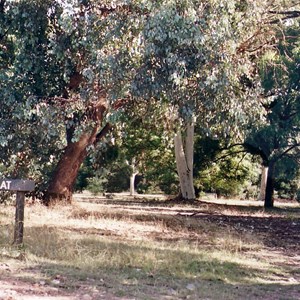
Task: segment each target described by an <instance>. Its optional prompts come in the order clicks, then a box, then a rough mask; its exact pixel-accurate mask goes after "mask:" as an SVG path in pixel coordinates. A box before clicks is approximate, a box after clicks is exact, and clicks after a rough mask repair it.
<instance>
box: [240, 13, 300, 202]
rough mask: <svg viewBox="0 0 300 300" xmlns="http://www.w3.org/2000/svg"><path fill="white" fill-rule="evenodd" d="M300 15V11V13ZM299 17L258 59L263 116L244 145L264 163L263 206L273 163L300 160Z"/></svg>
mask: <svg viewBox="0 0 300 300" xmlns="http://www.w3.org/2000/svg"><path fill="white" fill-rule="evenodd" d="M299 16H300V15H299ZM299 33H300V27H299V20H294V21H292V22H291V21H289V22H288V23H287V24H283V28H282V30H281V31H279V32H278V36H277V37H278V45H277V47H276V48H274V49H273V50H272V51H271V50H270V51H268V52H266V53H265V55H264V56H263V58H262V60H261V69H260V70H261V78H262V84H263V87H264V96H265V98H266V99H268V102H267V103H265V104H264V105H263V109H264V110H265V114H266V120H265V122H264V123H262V124H260V126H254V127H253V128H252V130H251V131H250V133H249V135H248V137H247V139H246V147H248V149H249V150H250V151H252V152H253V153H255V154H258V155H260V156H261V158H262V161H263V165H264V166H265V167H267V169H268V171H267V180H266V187H265V189H266V193H265V199H264V200H265V204H264V205H265V207H273V205H274V200H273V192H274V180H275V173H276V171H275V167H276V165H277V164H278V162H279V161H280V160H281V159H283V158H286V157H289V158H290V159H293V160H295V161H298V160H299V149H300V102H299V100H300V98H299V81H300V69H299V64H300V55H299V53H300V51H299V50H300V43H299Z"/></svg>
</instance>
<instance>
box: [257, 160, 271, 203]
mask: <svg viewBox="0 0 300 300" xmlns="http://www.w3.org/2000/svg"><path fill="white" fill-rule="evenodd" d="M268 170H269V168H268V167H267V166H264V165H262V167H261V181H260V192H259V195H258V199H257V200H260V201H265V198H266V187H267V178H268Z"/></svg>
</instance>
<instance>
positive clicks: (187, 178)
mask: <svg viewBox="0 0 300 300" xmlns="http://www.w3.org/2000/svg"><path fill="white" fill-rule="evenodd" d="M174 144H175V157H176V165H177V172H178V176H179V181H180V190H181V195H182V198H183V199H185V200H194V199H195V198H196V196H195V189H194V183H193V155H194V124H193V122H192V123H190V124H189V125H188V127H187V136H186V143H185V149H184V147H183V142H182V136H181V133H180V132H178V133H177V134H175V137H174Z"/></svg>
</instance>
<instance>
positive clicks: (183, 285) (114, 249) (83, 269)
mask: <svg viewBox="0 0 300 300" xmlns="http://www.w3.org/2000/svg"><path fill="white" fill-rule="evenodd" d="M90 200H91V199H84V197H83V200H82V199H81V201H78V202H77V203H76V204H75V205H73V206H71V207H64V206H59V205H58V206H55V207H52V208H46V207H44V206H41V205H38V204H36V205H32V206H28V207H26V210H25V213H26V216H25V236H24V242H25V247H24V249H23V250H22V251H25V261H23V262H22V263H21V266H19V268H20V269H22V270H23V272H24V274H27V275H26V276H29V277H30V276H31V277H32V276H33V275H32V272H33V270H34V274H35V276H37V277H38V278H39V279H37V280H40V278H43V280H46V281H47V282H48V283H49V284H51V280H52V279H53V278H54V277H55V276H58V275H59V276H63V278H66V279H65V280H64V283H63V287H62V288H65V289H66V288H67V289H70V288H71V289H72V288H74V287H75V286H77V285H78V284H79V283H78V282H88V283H89V282H90V280H92V281H93V282H94V284H96V285H100V286H102V288H105V289H108V290H110V291H112V293H113V294H115V295H116V297H117V296H120V297H121V296H122V297H123V296H129V297H135V298H136V299H183V298H185V297H188V298H189V299H205V298H209V299H241V298H244V299H268V298H264V297H265V296H266V292H267V293H270V295H273V296H274V297H275V298H274V297H273V298H272V297H270V298H269V299H279V298H276V297H277V296H278V293H277V292H275V291H276V289H278V288H281V290H282V291H283V293H285V292H286V290H289V291H290V292H289V293H290V294H289V295H290V298H289V299H296V298H293V297H294V295H295V293H297V291H299V292H300V290H299V285H297V284H295V283H294V282H291V278H294V277H296V276H298V275H299V273H297V272H296V273H295V269H294V268H289V267H287V260H286V259H285V257H284V256H283V254H282V253H281V252H277V254H276V255H275V256H273V257H270V256H267V255H266V253H267V251H271V250H270V249H269V248H268V247H266V246H265V245H264V239H263V236H262V235H260V234H256V233H255V232H247V231H241V230H236V229H235V227H230V226H227V225H226V224H225V225H224V224H223V223H220V222H219V223H218V222H211V221H209V219H208V218H203V219H202V218H197V217H194V216H197V215H200V216H201V214H202V215H205V216H207V215H213V214H218V213H220V212H222V213H223V215H228V214H232V213H233V211H232V210H230V209H228V210H227V211H226V209H223V210H222V209H219V208H218V207H213V208H211V207H209V206H208V205H205V204H203V205H202V206H201V207H200V208H199V207H195V206H189V207H186V206H180V205H176V206H174V205H172V206H171V205H165V203H164V202H161V205H160V203H159V201H156V202H154V205H150V203H147V202H146V203H143V202H138V203H137V202H132V204H130V203H128V200H127V199H126V203H125V202H124V205H122V201H119V202H113V201H111V204H109V203H108V202H106V201H104V200H103V202H101V201H100V200H101V199H96V200H97V201H96V202H98V203H91V202H89V201H90ZM92 200H93V199H92ZM98 200H99V201H98ZM240 213H241V215H243V216H250V215H253V214H254V215H255V216H256V217H261V218H263V217H266V216H270V214H271V213H265V212H263V211H262V210H257V211H256V212H254V213H253V211H250V212H245V211H242V212H240ZM286 217H287V218H291V216H290V215H289V213H287V214H286ZM295 218H296V215H293V220H299V218H298V219H295ZM13 220H14V208H13V207H9V206H5V207H1V213H0V229H1V235H0V259H1V261H4V260H7V258H8V257H10V258H12V257H18V251H16V250H14V249H13V248H12V247H11V246H9V245H10V243H11V241H12V232H13ZM276 250H278V249H276ZM274 253H275V252H274ZM296 254H297V253H295V255H296ZM298 255H299V253H298ZM28 272H29V273H28ZM24 274H23V275H24ZM28 274H29V275H28ZM30 274H31V275H30ZM19 275H20V276H21V274H19ZM26 276H25V275H24V277H26ZM31 280H32V278H31ZM33 280H35V279H33ZM95 282H96V283H95ZM153 289H155V291H154V290H153ZM279 294H280V293H279ZM299 295H300V294H299ZM283 299H284V298H283ZM286 299H287V298H286Z"/></svg>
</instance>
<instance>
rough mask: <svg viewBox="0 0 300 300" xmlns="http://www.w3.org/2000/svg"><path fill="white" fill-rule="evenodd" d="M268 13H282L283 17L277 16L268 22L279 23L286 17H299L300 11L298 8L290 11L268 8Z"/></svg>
mask: <svg viewBox="0 0 300 300" xmlns="http://www.w3.org/2000/svg"><path fill="white" fill-rule="evenodd" d="M268 13H270V14H272V15H282V16H284V17H282V18H280V17H279V18H277V19H275V20H272V21H270V22H269V23H270V24H277V23H280V22H282V21H284V20H288V19H295V18H299V17H300V11H299V10H291V11H276V10H269V11H268Z"/></svg>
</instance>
